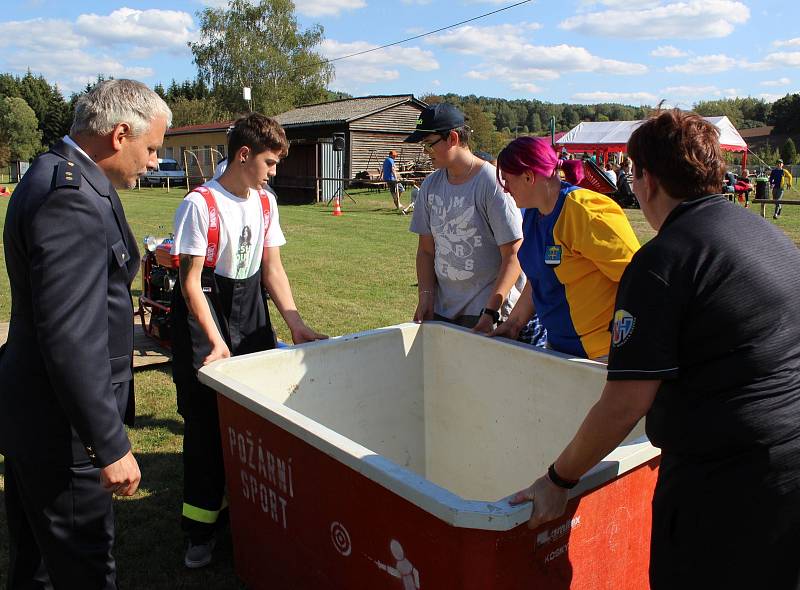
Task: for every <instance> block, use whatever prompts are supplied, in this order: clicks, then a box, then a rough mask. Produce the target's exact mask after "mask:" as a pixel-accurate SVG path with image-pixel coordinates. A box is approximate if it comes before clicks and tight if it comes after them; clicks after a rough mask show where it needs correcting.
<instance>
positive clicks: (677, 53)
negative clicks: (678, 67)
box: [650, 45, 689, 57]
mask: <svg viewBox="0 0 800 590" xmlns="http://www.w3.org/2000/svg"><path fill="white" fill-rule="evenodd" d="M650 55H652V56H653V57H686V56H687V55H689V54H688V53H687V52H685V51H683V50H682V49H678V48H677V47H674V46H672V45H662V46H661V47H656V48H655V49H653V51H651V52H650Z"/></svg>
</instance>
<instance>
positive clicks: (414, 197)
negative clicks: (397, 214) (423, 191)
mask: <svg viewBox="0 0 800 590" xmlns="http://www.w3.org/2000/svg"><path fill="white" fill-rule="evenodd" d="M418 182H419V181H417V180H416V179H413V178H409V179H408V180H407V181H406V183H407V184H408V185H409V186H410V187H411V190H410V191H409V193H410V195H411V196H410V197H409V198H410V201H409V203H408V205H406V207H405V208H403V215H408V213H409V212H410V211H413V210H414V205H415V204H416V202H417V197H418V196H419V186H418V185H417V183H418Z"/></svg>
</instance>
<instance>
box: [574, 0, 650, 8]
mask: <svg viewBox="0 0 800 590" xmlns="http://www.w3.org/2000/svg"><path fill="white" fill-rule="evenodd" d="M659 2H660V0H582V1H581V4H582V5H583V6H584V7H586V6H589V7H591V6H594V5H595V4H603V5H604V6H611V7H613V8H617V7H619V8H628V9H633V8H649V7H651V6H658V4H659Z"/></svg>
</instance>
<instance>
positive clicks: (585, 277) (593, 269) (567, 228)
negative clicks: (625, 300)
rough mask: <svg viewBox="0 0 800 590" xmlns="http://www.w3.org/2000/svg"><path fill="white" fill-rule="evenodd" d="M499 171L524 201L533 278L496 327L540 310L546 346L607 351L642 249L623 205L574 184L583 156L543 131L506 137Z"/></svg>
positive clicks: (599, 354) (526, 264)
mask: <svg viewBox="0 0 800 590" xmlns="http://www.w3.org/2000/svg"><path fill="white" fill-rule="evenodd" d="M562 176H563V180H562ZM497 178H498V180H499V182H500V184H501V185H502V186H503V188H504V189H505V191H506V192H508V193H510V194H511V196H512V197H513V198H514V201H516V203H517V206H518V207H520V208H525V209H526V211H525V215H524V218H523V224H522V230H523V242H522V246H521V247H520V250H519V252H518V254H517V256H518V257H519V261H520V265H521V266H522V270H523V271H524V272H525V275H526V276H527V277H528V283H527V285H526V286H525V290H524V291H523V293H522V295H521V296H520V298H519V300H518V301H517V304H516V306H515V307H514V310H513V311H512V313H511V315H510V317H509V319H508V321H507V322H505V323H504V324H503V325H501V326H500V327H498V328H497V330H495V332H493V333H492V335H495V336H507V337H510V338H516V337H517V334H518V333H519V330H520V329H521V328H522V327H523V326H524V325H525V324H526V323H527V321H528V320H529V319H530V317H531V316H532V315H533V313H534V312H535V313H537V314H538V315H539V318H540V320H541V322H542V325H543V326H544V327H545V328H546V329H547V346H548V347H549V348H552V349H554V350H557V351H560V352H564V353H566V354H571V355H575V356H579V357H583V358H592V359H597V358H604V357H606V356H607V355H608V351H609V346H610V343H611V334H610V332H609V325H610V324H611V319H612V315H613V313H614V298H615V297H616V294H617V285H618V284H619V280H620V277H621V276H622V272H623V271H624V270H625V267H626V266H627V265H628V263H629V262H630V260H631V258H632V257H633V255H634V253H635V252H636V251H637V250H638V249H639V242H638V240H637V239H636V236H635V235H634V233H633V229H631V226H630V223H629V222H628V219H627V217H625V213H623V211H622V209H621V208H620V207H619V205H617V204H616V203H615V202H614V201H613V200H612V199H611V198H609V197H606V196H605V195H601V194H599V193H596V192H594V191H590V190H587V189H584V188H580V187H579V186H576V185H577V183H578V182H580V181H581V179H582V178H583V162H581V161H580V160H559V159H558V156H557V154H556V152H555V151H554V150H553V148H552V146H551V145H550V143H549V142H548V141H547V140H545V139H542V138H538V137H520V138H518V139H515V140H514V141H512V142H511V143H510V144H508V145H507V146H506V147H505V148H504V149H503V151H502V152H500V155H499V156H498V157H497Z"/></svg>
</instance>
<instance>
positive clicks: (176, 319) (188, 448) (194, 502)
mask: <svg viewBox="0 0 800 590" xmlns="http://www.w3.org/2000/svg"><path fill="white" fill-rule="evenodd" d="M203 280H204V281H207V282H206V283H205V284H207V285H209V288H210V293H209V294H207V295H206V297H207V298H208V304H209V308H210V310H211V313H212V316H213V318H214V322H215V323H216V325H217V328H218V329H219V332H220V334H221V335H222V336H223V337H224V338H225V341H226V343H227V345H228V348H229V349H230V351H231V355H232V356H237V355H240V354H248V353H251V352H259V351H262V350H269V349H271V348H275V337H274V334H273V332H272V324H271V322H270V319H269V314H268V313H267V307H266V300H265V298H264V292H263V291H262V289H261V273H260V272H257V273H255V274H253V275H252V276H251V277H250V278H247V279H236V280H234V279H229V278H226V277H221V276H218V275H215V274H213V272H208V271H205V274H204V277H203ZM172 314H173V315H172V326H173V332H172V352H173V358H172V378H173V380H174V381H175V389H176V390H177V394H178V412H179V413H180V415H181V416H183V422H184V430H183V508H182V511H181V526H182V528H183V530H184V531H185V532H186V533H188V535H189V539H190V540H191V542H192V543H203V542H205V541H207V540H208V539H209V538H210V537H211V536H212V535H213V534H214V532H215V530H216V529H217V525H218V519H219V516H220V513H221V512H222V510H223V508H224V507H225V469H224V463H223V459H222V442H221V439H220V432H219V412H218V410H217V394H216V393H215V392H214V391H213V390H212V389H210V388H208V387H207V386H205V385H203V384H202V383H200V382H199V381H198V379H197V370H198V369H199V368H200V367H201V366H202V362H203V359H204V358H205V357H206V356H207V355H208V353H209V352H210V351H211V345H210V343H209V342H208V339H207V338H206V336H205V332H204V331H203V329H202V327H201V326H200V324H199V322H197V320H196V319H195V318H194V317H193V316H192V315H191V314H190V313H189V310H188V308H187V307H186V302H185V301H184V299H183V295H182V294H181V291H180V284H178V285H177V287H176V289H175V291H174V292H173V298H172Z"/></svg>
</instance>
